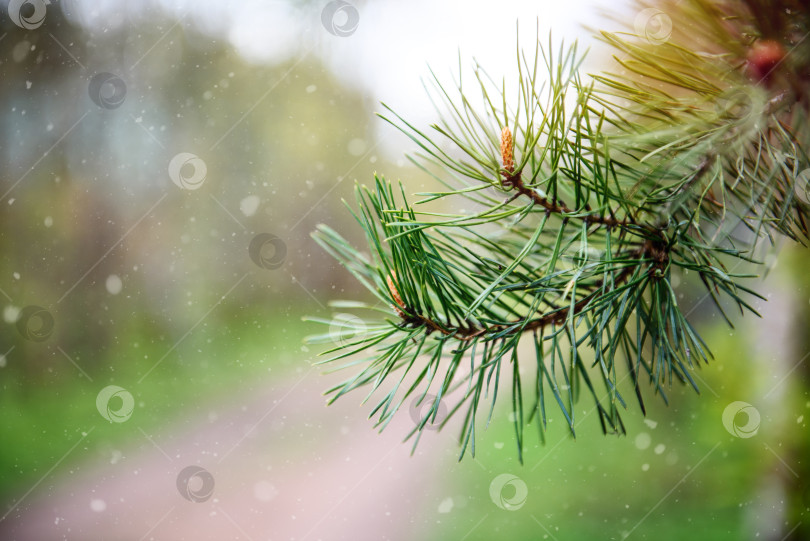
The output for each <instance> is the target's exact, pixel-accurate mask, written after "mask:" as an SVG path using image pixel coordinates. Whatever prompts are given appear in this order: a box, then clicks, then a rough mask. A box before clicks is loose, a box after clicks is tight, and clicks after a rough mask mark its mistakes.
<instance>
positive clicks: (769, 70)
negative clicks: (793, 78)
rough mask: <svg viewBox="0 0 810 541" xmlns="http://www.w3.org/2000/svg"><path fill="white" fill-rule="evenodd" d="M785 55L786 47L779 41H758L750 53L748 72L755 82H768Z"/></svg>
mask: <svg viewBox="0 0 810 541" xmlns="http://www.w3.org/2000/svg"><path fill="white" fill-rule="evenodd" d="M785 54H786V53H785V49H784V47H782V45H781V44H780V43H779V42H777V41H773V40H763V41H758V42H756V43H755V44H754V45H753V47H751V50H750V51H749V52H748V72H749V73H750V74H751V77H753V78H754V79H755V80H757V81H766V82H767V81H768V80H769V79H770V78H771V75H772V74H773V71H774V70H775V69H776V67H777V66H778V65H779V63H780V62H782V60H784V58H785Z"/></svg>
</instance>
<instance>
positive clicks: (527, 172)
mask: <svg viewBox="0 0 810 541" xmlns="http://www.w3.org/2000/svg"><path fill="white" fill-rule="evenodd" d="M663 6H664V7H665V8H666V9H668V10H669V11H667V13H669V14H670V16H672V17H673V18H674V19H675V20H676V22H678V23H679V24H677V25H675V27H678V28H686V27H687V26H686V21H689V25H690V26H689V28H690V35H689V36H686V35H683V36H681V35H673V36H672V38H671V39H670V40H669V41H666V42H663V43H662V42H660V41H659V40H656V41H655V42H651V41H649V40H646V41H645V40H644V39H642V37H639V36H633V35H618V34H611V33H603V34H602V37H603V39H604V40H605V41H606V42H607V43H608V44H609V45H611V46H612V47H613V48H614V49H615V50H616V52H617V56H616V60H617V62H618V65H619V66H620V67H621V68H622V69H624V70H625V72H624V74H622V75H616V74H611V73H604V74H597V75H593V76H592V77H591V80H590V81H589V82H587V83H585V82H584V81H583V80H582V77H581V75H580V73H579V68H580V65H581V63H582V56H581V55H579V54H578V53H577V47H576V44H574V45H573V46H571V47H568V48H562V49H561V50H560V51H559V52H558V53H557V54H556V56H555V55H553V54H552V51H553V50H552V47H551V45H550V44H549V46H548V47H547V48H545V49H544V48H542V47H540V46H539V42H538V47H537V49H536V50H535V51H534V57H533V58H531V59H530V58H528V57H527V56H526V55H525V54H522V53H520V52H518V56H517V59H518V68H519V78H518V84H517V87H516V92H515V95H514V96H513V99H511V100H510V99H508V98H509V96H507V95H506V93H505V90H504V89H505V85H504V84H501V85H497V84H495V83H493V81H492V79H491V78H490V77H489V76H488V75H487V74H486V73H485V72H484V71H483V70H482V69H481V68H480V66H477V65H476V67H475V70H474V80H475V86H476V88H477V91H478V94H479V95H480V99H481V106H478V107H477V106H474V105H473V103H472V99H473V95H472V93H471V91H470V90H469V87H468V85H467V84H466V83H465V81H464V78H463V74H461V73H460V74H459V78H458V80H457V81H456V83H455V85H454V86H455V89H454V90H451V89H449V88H447V87H445V86H443V85H442V84H441V83H440V82H439V80H438V78H437V77H435V76H434V82H435V84H436V86H435V93H436V97H437V99H436V103H437V105H439V106H440V107H443V108H444V113H443V115H442V117H441V120H440V121H439V122H438V123H437V124H435V125H433V126H432V127H431V130H429V131H427V130H422V129H419V128H417V127H415V126H413V125H412V124H410V123H408V122H407V121H406V120H404V119H403V118H402V117H400V116H399V115H397V114H396V113H395V112H393V111H392V110H391V109H388V108H387V107H386V109H387V110H388V112H389V113H388V114H389V115H390V117H388V116H383V118H384V119H385V120H386V121H388V122H389V123H391V124H392V125H394V126H395V127H397V128H398V129H400V130H402V132H403V133H405V134H406V135H407V136H408V137H410V138H411V140H412V141H413V142H414V143H415V144H416V145H417V146H418V147H419V149H420V151H419V152H418V153H417V155H416V156H414V157H413V158H412V161H413V162H414V163H416V164H417V165H418V166H419V167H420V168H421V169H422V170H423V171H426V172H428V173H429V174H431V175H432V176H433V177H434V178H435V179H436V180H437V181H439V182H440V183H441V184H443V185H444V186H445V187H446V190H445V191H441V192H431V193H425V194H419V195H420V196H421V197H422V198H423V199H422V200H421V201H418V202H417V203H416V204H415V205H411V204H410V203H409V202H408V198H407V197H406V195H405V191H404V187H402V186H401V185H400V186H399V188H398V190H397V191H398V192H399V193H398V194H397V193H395V189H394V186H393V185H392V184H391V183H390V182H388V181H387V180H385V179H383V178H375V183H374V186H373V187H372V188H366V187H363V186H358V187H357V188H356V202H357V207H356V210H354V211H352V212H353V214H354V216H355V218H356V220H357V222H358V224H359V225H360V227H361V228H362V230H363V231H364V232H365V235H366V241H367V245H368V248H369V249H370V252H371V254H370V257H369V256H366V255H363V252H361V251H360V250H359V249H357V248H356V247H354V246H352V245H350V244H349V243H348V242H347V241H346V240H345V239H344V238H343V237H342V236H341V235H339V234H338V233H337V232H335V231H334V230H332V229H330V228H329V227H327V226H319V228H318V231H317V232H316V233H315V234H314V237H315V239H316V240H317V241H318V243H319V244H321V245H322V246H323V247H324V248H325V249H326V250H327V251H328V252H329V253H330V254H332V255H333V256H334V257H336V258H337V259H338V260H339V261H340V262H341V263H342V264H343V265H344V266H345V267H346V268H347V269H348V270H349V271H350V272H352V273H353V274H354V276H355V277H356V278H357V279H358V280H360V282H361V283H363V284H364V285H365V286H366V287H367V288H368V289H369V291H370V292H371V293H372V294H373V295H374V296H375V297H376V298H377V300H378V304H377V305H368V304H358V303H351V304H346V303H342V304H338V306H341V307H354V308H358V309H364V310H370V311H372V312H376V313H381V314H384V315H385V317H383V318H378V319H377V320H376V321H366V320H362V319H359V318H358V319H356V320H343V321H341V322H340V325H337V326H336V325H335V322H334V321H332V322H330V321H321V322H322V323H326V324H330V326H332V327H335V326H336V327H337V328H338V329H339V330H338V332H337V333H336V332H335V331H334V330H332V332H330V333H328V334H325V335H321V336H319V337H314V338H313V339H312V340H311V341H312V342H314V343H330V344H333V345H334V347H333V348H331V349H330V350H329V351H327V352H326V354H331V355H333V356H332V357H331V358H330V359H329V360H327V361H325V362H327V363H333V362H336V361H338V360H344V362H345V363H346V364H345V365H344V366H346V367H348V366H351V367H360V371H359V373H357V374H356V375H354V376H352V377H350V378H349V379H347V380H346V381H345V382H343V383H342V384H341V385H338V386H336V387H335V388H333V389H330V391H329V394H330V395H331V398H330V400H335V399H337V398H338V397H340V396H342V395H343V394H345V393H347V392H350V391H352V390H354V389H357V388H360V387H363V386H369V387H370V388H371V391H370V393H369V395H368V398H367V399H369V398H371V397H372V396H374V395H375V394H376V392H377V391H379V390H380V389H382V386H383V383H384V382H386V381H391V380H392V378H394V375H395V374H396V379H395V381H394V383H392V384H390V385H389V386H388V388H387V389H386V390H385V391H383V396H382V398H381V399H380V400H379V401H378V402H377V404H376V406H375V407H374V408H373V410H372V414H371V415H372V416H376V417H377V419H378V421H377V424H378V426H380V427H381V429H382V428H384V427H385V426H386V425H387V424H388V422H390V420H391V419H392V418H393V416H394V414H395V413H396V411H397V410H398V409H399V408H400V407H401V406H402V404H403V403H404V402H405V401H406V400H408V399H413V400H415V401H416V403H421V402H422V401H423V400H424V399H425V397H426V396H427V393H428V391H429V390H430V389H431V388H432V387H433V386H435V387H436V389H435V391H434V393H435V395H436V398H435V400H433V401H432V402H431V404H430V407H429V412H428V414H427V415H426V416H425V417H423V418H422V419H421V420H420V422H419V423H417V425H416V426H415V427H414V431H413V432H412V433H411V435H410V436H416V437H415V441H416V442H418V438H419V435H420V434H421V431H422V430H423V429H424V428H425V426H426V425H427V423H429V422H430V423H432V422H434V421H435V420H436V418H437V414H438V412H439V409H440V406H442V405H443V402H444V401H445V400H454V401H455V405H454V406H453V407H452V408H450V411H449V415H448V417H447V418H445V419H444V420H442V421H441V423H442V426H443V425H444V424H446V423H447V421H448V419H449V418H450V417H452V416H453V415H455V414H457V413H458V412H460V411H464V410H465V408H466V413H464V415H463V421H462V427H461V434H460V444H461V456H463V455H464V453H465V452H466V450H467V448H468V446H469V447H470V449H471V452H472V453H473V454H474V449H475V447H474V446H475V429H476V423H477V422H478V414H479V408H480V406H482V405H483V400H484V399H485V398H486V397H489V399H490V410H489V416H490V417H491V416H492V412H493V410H494V406H495V402H496V399H497V395H498V392H499V390H500V389H501V385H500V377H501V368H505V367H506V365H510V364H511V370H510V371H509V373H510V374H511V395H512V396H511V407H512V414H513V415H512V417H513V419H514V423H515V436H516V443H517V449H518V454H519V456H520V457H521V458H522V450H523V447H524V442H525V438H526V434H525V425H526V424H528V423H533V424H535V425H536V426H537V428H538V434H539V438H540V441H544V432H545V430H546V429H547V421H548V418H547V415H548V411H547V408H546V398H547V397H550V398H552V399H553V401H554V402H555V403H556V405H557V407H558V408H559V410H560V412H561V414H562V415H563V416H564V418H565V419H566V424H567V425H568V427H569V429H570V431H571V433H572V434H575V425H576V418H575V410H574V404H575V403H576V401H577V400H578V399H579V398H580V396H581V395H582V394H583V393H584V394H585V395H586V396H588V397H589V398H590V400H592V401H593V404H594V408H595V411H597V412H598V418H599V422H600V426H601V428H602V430H603V432H605V433H619V434H621V433H624V432H625V427H624V423H623V421H622V419H621V416H620V411H621V410H622V409H625V408H626V407H627V403H626V400H625V398H624V390H623V389H624V387H627V386H628V385H629V387H630V389H632V391H631V392H632V393H633V394H634V396H635V400H636V401H637V403H638V405H639V407H640V409H641V411H642V412H645V411H646V410H645V405H644V398H643V395H644V391H643V386H642V383H644V382H645V381H646V382H647V383H648V384H649V385H651V387H652V389H653V392H654V393H655V394H659V395H660V396H661V397H662V398H663V399H664V400H665V401H666V390H667V388H668V387H669V386H671V385H672V384H673V383H674V382H679V383H681V384H688V385H690V386H692V387H693V388H695V390H697V386H696V385H695V383H694V381H693V379H692V377H691V372H692V370H694V369H695V367H696V366H697V365H699V364H702V363H706V362H708V360H709V358H710V357H711V353H710V352H709V350H708V347H707V346H706V344H705V343H704V342H703V340H702V339H701V338H700V336H699V335H698V334H697V332H696V330H695V329H694V328H693V327H692V325H691V324H690V323H689V321H688V320H687V319H686V316H685V315H684V314H683V312H682V311H681V309H680V307H679V304H678V297H677V295H676V293H675V288H674V286H673V284H672V277H673V272H677V273H680V274H694V275H696V276H697V277H698V279H699V280H700V281H701V282H702V283H703V284H704V286H705V287H706V290H707V293H708V295H709V297H710V298H711V299H712V301H713V302H714V303H715V305H716V307H717V308H718V310H719V311H720V313H721V314H723V316H724V317H726V319H727V320H728V322H729V323H731V318H729V317H728V316H727V315H726V310H727V309H728V308H729V307H734V308H736V309H739V310H740V311H741V312H745V311H751V312H754V313H755V311H754V309H753V308H752V307H751V305H750V304H749V302H748V301H747V300H746V299H747V298H748V297H750V296H756V297H758V295H757V293H756V292H754V291H752V290H751V289H750V288H748V287H746V286H745V285H744V280H745V279H748V278H751V277H752V276H751V275H747V274H743V273H735V272H733V270H734V269H735V268H736V267H737V266H738V265H740V264H743V263H746V264H749V263H750V264H756V261H755V253H756V250H757V249H758V247H759V246H760V243H761V241H762V240H766V241H772V239H773V238H774V237H775V236H776V235H783V236H786V237H789V238H792V239H796V240H801V239H804V238H806V237H807V235H808V228H807V212H808V204H807V199H806V197H805V198H803V197H802V193H801V192H800V190H801V189H802V186H801V183H802V182H804V183H805V185H806V182H807V180H808V179H803V177H802V175H801V174H800V171H803V170H804V169H806V168H807V167H808V166H810V163H808V159H807V153H806V151H805V149H806V148H807V142H808V140H810V133H808V128H807V127H806V126H807V123H806V120H807V109H808V104H807V100H806V96H807V92H806V89H805V86H806V85H808V84H810V82H808V81H807V79H808V77H807V76H806V73H808V72H809V71H808V70H807V69H806V66H810V54H808V51H807V47H805V48H798V46H799V45H800V44H801V41H800V40H799V39H798V38H795V37H789V38H788V42H787V43H785V44H779V43H777V44H776V45H774V44H773V43H771V44H768V43H765V44H763V43H762V41H759V42H758V41H752V39H751V38H750V36H752V35H760V34H757V32H758V30H757V28H758V27H757V24H758V19H757V18H756V13H757V9H758V4H755V3H753V2H749V3H748V5H747V7H746V5H742V4H732V3H709V2H707V1H704V0H692V1H691V2H678V3H675V2H665V3H664V4H663ZM805 11H806V10H805ZM805 11H802V12H801V17H794V18H780V21H781V23H780V24H783V25H792V26H791V28H793V26H795V25H796V24H797V23H796V21H797V20H798V21H800V22H801V24H803V25H805V26H807V22H808V20H810V15H808V13H806V12H805ZM776 25H777V23H773V25H772V26H773V27H772V28H770V30H769V32H771V31H772V30H773V28H775V27H776ZM783 30H784V29H783ZM794 30H795V29H794ZM752 32H753V33H752ZM794 34H795V32H793V31H792V30H791V32H789V33H787V34H784V35H787V36H794ZM761 35H763V36H765V35H766V34H764V30H763V34H761ZM760 39H761V40H762V39H764V38H760ZM771 39H773V38H771ZM791 39H792V40H794V41H793V42H792V43H791V42H790V40H791ZM791 44H792V45H793V46H794V50H796V51H797V52H796V53H795V54H796V57H797V59H798V60H795V61H794V60H788V54H787V52H786V51H787V46H789V45H791ZM690 45H691V48H690ZM777 45H778V46H777ZM807 46H810V41H808V42H807ZM704 47H705V49H704ZM763 47H764V48H763ZM763 58H764V59H765V60H762V59H763ZM780 64H781V67H780V66H779V65H780ZM543 68H545V71H546V73H547V78H546V80H545V83H544V84H540V77H541V76H540V73H541V71H542V70H543ZM794 75H795V76H794ZM571 96H574V97H575V98H576V99H575V102H574V103H575V105H573V107H571V106H567V105H566V101H567V99H568V98H569V97H571ZM808 178H810V175H808ZM459 198H463V199H465V200H467V202H468V204H472V210H471V211H469V212H461V213H459V212H437V211H435V210H434V211H427V210H419V209H423V208H426V206H425V205H426V204H427V203H434V206H435V205H438V204H440V203H445V205H444V208H446V209H455V208H459V206H460V205H459V204H458V203H457V201H456V200H458V199H459ZM740 227H743V228H746V229H747V230H748V231H749V232H750V234H749V238H748V239H747V241H746V242H745V243H741V242H740V241H739V240H738V239H737V238H736V235H737V232H736V230H738V229H740ZM738 245H741V246H744V249H743V248H738V247H737V246H738ZM760 298H761V297H760ZM380 305H383V306H387V307H388V308H380ZM344 332H345V333H348V334H349V335H350V336H349V338H347V337H346V336H345V335H344ZM524 339H525V340H526V341H527V342H528V341H530V342H531V345H532V350H533V352H534V359H533V360H532V362H531V363H529V365H527V363H525V362H524V363H522V365H521V362H520V361H521V360H523V359H522V355H523V354H520V355H519V354H518V346H519V345H520V343H521V341H523V340H524ZM361 354H362V355H364V357H359V358H358V355H361ZM532 369H533V370H532ZM532 371H533V372H534V378H532V379H531V380H528V379H527V378H529V376H530V373H531V372H532ZM407 377H410V380H409V383H408V384H405V381H406V378H407ZM526 381H530V384H529V385H527V384H526ZM625 382H626V383H625ZM504 388H505V386H504ZM628 390H629V389H628ZM530 397H531V398H533V403H527V402H526V400H527V399H529V398H530Z"/></svg>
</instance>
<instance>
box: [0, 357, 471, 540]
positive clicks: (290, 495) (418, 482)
mask: <svg viewBox="0 0 810 541" xmlns="http://www.w3.org/2000/svg"><path fill="white" fill-rule="evenodd" d="M333 381H335V380H334V379H332V380H330V379H329V378H328V377H324V376H321V375H319V374H318V373H317V371H316V370H311V371H310V372H309V373H307V374H304V373H303V372H302V373H299V374H293V375H291V376H289V377H287V378H285V380H284V381H277V382H275V383H271V384H272V385H274V387H273V388H272V389H270V390H267V391H265V392H261V393H257V394H256V395H254V396H249V397H236V398H234V397H231V399H230V402H229V404H228V406H227V407H225V406H223V409H222V411H217V410H216V408H213V409H212V410H211V413H210V414H208V415H200V416H198V417H197V418H192V419H184V420H181V421H179V423H180V424H174V425H170V426H169V427H168V428H166V429H165V431H164V432H163V433H160V434H146V433H145V432H143V431H141V429H139V428H138V427H137V423H136V420H135V418H134V417H133V418H132V419H130V420H128V421H127V423H131V425H132V426H131V429H132V431H133V434H132V439H131V444H130V445H129V447H126V448H122V449H120V450H116V449H114V448H112V447H109V446H108V447H107V448H105V449H102V450H101V451H97V452H96V451H95V450H96V449H97V448H98V447H102V448H104V446H103V445H101V446H99V445H97V443H96V442H93V441H92V437H93V436H92V434H91V435H90V436H89V437H88V439H87V440H86V442H84V443H85V444H87V445H83V446H80V447H77V449H76V451H74V452H75V453H76V454H80V453H84V454H85V456H86V457H87V456H88V455H91V454H93V453H96V454H95V456H94V457H91V458H87V459H86V460H84V462H83V463H82V465H80V466H79V467H77V468H76V469H75V471H71V472H68V471H67V468H66V467H64V466H62V467H60V468H57V470H56V471H55V472H54V473H53V474H52V475H51V476H50V477H49V478H46V479H45V481H44V482H43V483H42V484H41V485H39V486H38V487H37V488H36V489H35V490H34V491H32V493H31V494H30V495H29V496H28V498H27V499H26V500H24V501H23V503H22V504H21V505H20V506H19V507H18V508H17V509H15V510H14V512H13V513H12V514H11V515H10V516H9V517H8V518H7V519H6V520H5V521H3V522H0V539H3V540H6V541H8V540H12V539H15V540H21V541H27V540H36V541H42V540H50V539H76V540H102V539H111V540H112V539H114V540H142V539H172V540H174V539H188V540H201V539H215V540H227V539H245V540H253V541H259V540H297V541H316V540H330V541H331V540H339V539H351V540H352V541H358V540H365V539H375V540H380V539H390V540H400V539H401V540H411V539H421V538H424V532H425V531H427V530H428V528H429V527H430V523H431V522H432V518H429V517H433V516H435V515H434V514H435V512H436V506H437V504H438V501H439V500H440V499H441V494H442V493H443V492H444V489H443V487H442V486H441V481H440V472H441V469H442V468H443V466H442V465H443V464H444V466H447V465H448V464H454V463H455V460H454V457H455V453H456V452H457V448H456V446H455V442H454V438H453V437H452V436H451V435H452V434H453V432H452V431H443V432H442V433H436V432H426V433H425V434H424V436H423V437H422V440H421V442H420V444H419V448H418V450H417V453H416V454H415V455H414V456H413V457H411V456H410V454H409V453H410V448H411V446H410V442H408V443H405V444H402V443H401V442H402V439H403V437H404V436H405V435H406V434H407V433H408V432H409V431H410V429H411V427H412V426H413V422H412V421H411V419H410V416H409V414H408V410H407V409H405V410H404V411H402V410H401V411H400V412H399V413H398V414H397V418H396V419H395V420H394V421H393V422H392V423H391V425H389V426H388V427H387V428H386V430H385V432H384V433H383V434H378V433H377V432H376V431H375V430H374V429H373V428H372V426H371V422H370V421H368V420H366V418H365V416H366V415H367V412H368V408H364V409H361V408H359V407H358V402H359V400H360V398H361V394H362V393H358V394H355V396H348V397H344V398H343V399H341V400H339V401H338V402H337V403H336V404H335V405H333V406H330V407H328V408H327V407H326V406H325V400H324V397H323V396H322V395H321V392H322V391H323V389H325V388H327V387H328V385H329V384H331V383H332V382H333ZM293 386H296V387H295V389H294V391H291V389H292V388H293ZM85 447H86V449H85ZM73 458H74V460H75V457H73ZM192 465H197V466H199V467H202V468H205V470H207V471H208V472H210V475H211V477H212V478H213V481H214V488H213V494H212V495H211V497H210V498H209V499H207V500H206V501H202V502H198V503H195V502H193V501H189V500H187V499H184V498H183V497H182V496H181V494H180V491H179V490H178V488H177V479H178V474H179V473H180V472H181V471H182V470H183V469H184V468H186V467H188V466H192ZM203 476H204V474H203ZM189 487H190V489H191V491H192V493H194V492H199V491H201V490H205V487H204V486H203V480H202V478H201V477H199V476H198V477H193V478H192V479H191V482H190V483H189ZM201 498H202V496H201ZM428 509H429V514H426V513H423V512H422V511H424V510H428Z"/></svg>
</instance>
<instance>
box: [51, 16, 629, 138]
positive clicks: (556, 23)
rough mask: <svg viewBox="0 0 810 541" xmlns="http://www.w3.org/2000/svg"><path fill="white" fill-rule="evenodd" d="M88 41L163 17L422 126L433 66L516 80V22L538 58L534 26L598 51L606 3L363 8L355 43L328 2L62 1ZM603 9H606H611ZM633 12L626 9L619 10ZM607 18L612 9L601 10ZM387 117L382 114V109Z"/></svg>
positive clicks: (446, 72) (427, 116)
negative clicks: (343, 33)
mask: <svg viewBox="0 0 810 541" xmlns="http://www.w3.org/2000/svg"><path fill="white" fill-rule="evenodd" d="M61 3H62V4H64V5H65V6H66V8H67V10H68V12H69V13H71V14H72V15H71V16H72V17H73V18H74V19H78V20H80V21H81V22H82V23H83V24H84V26H85V27H86V28H88V29H89V31H91V32H93V31H97V32H106V31H109V30H111V29H114V28H116V27H119V26H123V25H128V24H132V23H133V22H135V21H137V23H139V24H148V21H149V18H150V17H151V16H152V14H153V13H154V12H155V10H156V9H157V10H162V11H164V12H165V13H167V14H169V15H170V16H173V17H175V18H177V19H178V20H179V24H181V25H182V26H184V27H186V28H189V27H193V28H194V30H193V31H196V32H202V33H205V34H209V35H210V36H211V37H213V38H215V39H226V40H228V41H229V42H230V43H231V44H232V45H233V46H234V47H235V48H236V50H238V51H239V52H240V53H241V55H242V56H244V57H245V58H246V59H247V60H249V61H251V62H256V63H264V64H269V65H275V64H279V63H283V62H287V61H289V60H290V59H293V60H297V59H300V58H302V57H304V56H311V55H317V56H320V57H321V59H322V60H323V61H324V62H325V64H326V65H327V66H328V67H329V68H330V69H331V70H332V71H333V72H334V73H335V75H336V76H337V77H338V78H339V79H340V80H341V81H342V82H343V83H344V84H348V85H351V86H355V87H356V88H358V89H359V90H361V91H362V92H363V93H364V94H366V95H367V96H369V97H370V99H371V100H372V101H373V102H374V103H379V102H380V101H384V102H386V103H387V104H389V105H391V106H392V107H393V108H394V109H395V110H396V111H397V112H398V113H400V114H402V115H403V116H404V117H406V118H408V119H409V120H410V121H413V122H415V123H417V124H423V123H425V122H427V121H429V120H432V119H433V112H432V106H431V105H430V103H429V101H428V100H427V98H426V95H425V92H424V90H423V87H422V79H424V78H426V77H427V76H429V72H428V65H430V66H431V67H432V68H433V69H434V71H435V72H436V73H437V75H438V76H439V77H440V78H441V79H442V80H443V81H449V80H450V77H451V76H452V75H453V74H454V73H456V71H457V67H458V54H459V51H460V52H461V55H462V61H463V67H464V69H465V70H466V69H468V68H469V67H470V66H471V62H472V58H473V57H474V58H475V59H477V60H478V61H479V62H480V63H481V64H482V65H483V66H484V67H485V68H486V70H487V72H488V73H489V74H490V75H491V76H493V78H495V79H496V80H500V78H501V77H503V76H504V75H505V76H507V80H509V75H510V74H511V73H513V70H514V66H515V46H516V22H517V21H520V38H521V43H523V44H524V46H525V47H527V49H529V50H530V49H531V48H533V45H534V42H533V40H534V37H535V35H536V25H537V24H538V23H539V27H540V36H541V39H543V40H544V41H545V39H546V38H547V36H548V32H549V31H552V32H553V41H554V43H555V44H559V42H560V40H562V39H565V41H566V42H571V41H573V40H579V42H580V45H581V46H582V49H583V50H584V49H585V47H588V46H593V45H596V46H598V44H597V43H596V42H595V41H594V40H593V39H592V37H591V36H590V34H589V32H588V31H586V30H584V28H583V26H584V25H590V26H591V27H600V26H603V25H604V23H605V21H604V20H603V19H602V17H601V15H600V12H599V11H598V9H599V7H598V6H599V1H598V0H534V1H526V0H499V1H498V2H494V1H492V0H490V1H485V0H439V1H436V0H434V1H428V0H371V1H362V0H356V1H352V2H351V3H352V4H353V5H354V6H356V8H357V10H358V13H359V25H358V27H357V30H356V31H355V32H354V33H353V34H352V35H350V36H347V37H338V36H334V35H332V34H330V33H328V32H327V31H326V30H325V29H324V27H323V25H322V23H321V18H320V15H321V10H322V8H323V6H326V5H327V3H328V1H327V0H321V1H316V2H311V3H310V5H308V6H305V7H292V6H293V5H294V4H291V3H290V2H286V1H267V0H264V1H262V0H241V1H222V0H142V1H126V0H94V1H93V2H88V1H85V0H61ZM603 4H604V3H603ZM626 4H627V0H621V1H618V2H616V3H615V4H614V7H612V8H611V9H614V10H619V9H622V8H623V6H624V5H626ZM602 9H604V5H603V6H602ZM377 109H378V110H379V109H381V108H380V107H378V108H377Z"/></svg>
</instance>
